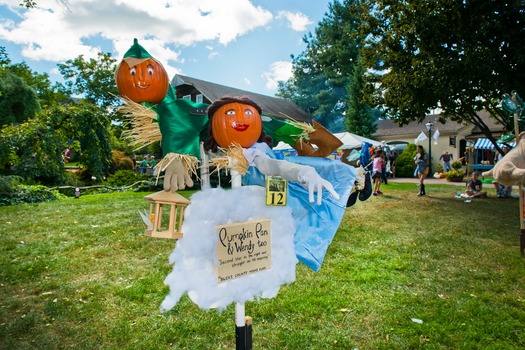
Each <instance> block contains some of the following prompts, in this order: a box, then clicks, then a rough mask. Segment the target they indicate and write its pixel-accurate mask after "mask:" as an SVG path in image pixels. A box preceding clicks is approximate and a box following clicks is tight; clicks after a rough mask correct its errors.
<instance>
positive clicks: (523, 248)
mask: <svg viewBox="0 0 525 350" xmlns="http://www.w3.org/2000/svg"><path fill="white" fill-rule="evenodd" d="M512 101H513V102H514V103H515V104H516V105H517V106H519V107H518V110H517V111H516V112H515V113H514V135H516V147H518V152H520V153H521V147H520V146H519V143H520V126H519V123H518V118H519V114H520V111H521V108H522V106H520V105H519V104H518V103H519V102H518V99H517V98H516V93H515V92H513V93H512ZM520 156H522V157H523V156H524V155H523V154H520ZM519 195H520V254H521V256H525V222H524V220H525V213H524V211H525V208H524V207H523V205H524V201H523V183H522V182H521V181H520V183H519Z"/></svg>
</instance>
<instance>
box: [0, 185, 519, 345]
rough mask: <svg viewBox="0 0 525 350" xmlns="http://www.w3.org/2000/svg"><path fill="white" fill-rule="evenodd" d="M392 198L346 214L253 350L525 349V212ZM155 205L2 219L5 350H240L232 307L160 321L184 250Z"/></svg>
mask: <svg viewBox="0 0 525 350" xmlns="http://www.w3.org/2000/svg"><path fill="white" fill-rule="evenodd" d="M382 191H383V192H384V193H385V195H383V196H379V197H371V198H370V199H369V200H368V201H366V202H359V201H358V202H357V203H356V204H355V205H354V206H353V207H351V208H348V209H347V211H346V214H345V216H344V218H343V222H342V224H341V227H340V229H339V231H338V233H337V235H336V237H335V239H334V241H333V243H332V245H331V246H330V248H329V250H328V253H327V256H326V258H325V261H324V263H323V266H322V268H321V270H320V271H319V272H317V273H315V272H313V271H311V270H310V269H308V268H306V267H305V266H304V265H302V264H298V266H297V278H296V281H295V282H294V283H291V284H289V285H286V286H283V287H282V288H281V291H280V292H279V294H278V295H277V296H276V297H275V298H274V299H271V300H267V299H265V300H259V301H254V302H249V303H246V314H247V315H249V316H251V317H252V318H253V322H254V325H253V348H254V349H291V350H292V349H419V348H422V349H523V348H524V347H525V329H524V325H525V258H522V257H521V256H520V253H519V229H520V228H519V204H518V200H517V199H500V198H496V197H495V195H494V193H493V190H491V189H489V196H490V198H487V199H478V200H473V201H472V202H471V203H465V201H464V199H456V198H455V194H456V191H457V187H455V186H451V185H427V194H428V196H426V197H417V196H416V193H417V189H416V185H415V184H409V183H394V182H390V183H389V184H388V185H383V186H382ZM181 193H182V194H183V195H185V196H186V197H189V196H190V195H191V193H190V192H181ZM146 194H148V193H135V192H124V193H112V194H100V195H90V196H82V197H81V198H79V199H73V198H71V199H66V200H61V201H55V202H50V203H44V204H38V205H19V206H11V207H0V226H1V228H2V230H1V231H2V232H1V234H0V349H233V348H235V323H234V306H233V305H231V306H230V307H228V308H227V309H226V310H224V311H222V312H217V311H215V310H212V311H203V310H200V309H199V308H198V307H196V306H195V305H194V304H193V303H192V302H191V301H190V300H189V298H188V297H187V296H184V297H183V298H182V299H181V301H180V302H179V304H177V305H176V307H175V308H174V309H172V310H171V311H169V312H167V313H160V312H159V306H160V303H161V301H162V300H163V299H164V297H165V296H166V295H167V293H168V288H167V287H166V286H165V285H164V284H163V280H164V278H165V277H166V276H167V274H168V273H169V272H170V271H171V266H170V265H169V263H168V256H169V254H170V253H171V251H172V250H173V248H174V244H175V242H174V241H171V240H161V239H152V238H148V237H144V235H143V232H144V224H143V223H142V222H141V220H140V217H139V215H138V210H142V209H144V208H146V207H147V202H146V201H145V200H144V199H143V197H144V196H145V195H146Z"/></svg>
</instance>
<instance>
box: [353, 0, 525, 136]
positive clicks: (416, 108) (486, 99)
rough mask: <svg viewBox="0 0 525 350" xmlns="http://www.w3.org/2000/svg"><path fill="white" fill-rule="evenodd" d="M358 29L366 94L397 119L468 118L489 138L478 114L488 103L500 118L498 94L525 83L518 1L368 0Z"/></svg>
mask: <svg viewBox="0 0 525 350" xmlns="http://www.w3.org/2000/svg"><path fill="white" fill-rule="evenodd" d="M363 3H364V4H365V5H366V6H367V7H368V11H364V12H363V13H362V15H363V22H362V23H363V35H366V42H365V46H364V49H365V50H364V52H365V56H366V60H367V64H366V67H367V68H371V69H372V68H373V69H374V70H370V72H373V73H374V74H370V75H369V77H370V79H369V80H368V82H369V84H368V88H369V92H370V93H373V96H374V98H375V99H374V103H375V105H378V106H382V107H384V108H385V110H386V112H387V114H388V115H389V116H391V117H392V118H393V119H394V120H395V121H396V122H397V123H398V124H399V125H405V124H407V123H409V122H411V121H422V120H423V119H424V117H425V115H426V114H427V113H429V111H430V110H432V109H435V108H438V107H439V108H441V109H442V110H443V113H442V114H441V119H442V120H444V119H450V120H453V121H456V122H460V123H463V122H466V123H472V124H473V125H476V126H477V127H479V128H480V130H481V132H482V133H483V134H485V135H486V137H488V138H489V139H491V140H493V138H492V134H491V131H490V128H489V126H488V125H486V124H485V123H484V122H483V120H482V119H480V118H479V117H478V115H477V114H478V112H479V111H481V110H483V109H486V110H488V111H489V112H490V113H491V115H492V117H493V118H494V119H495V120H496V121H497V122H498V123H500V124H502V125H506V124H507V121H508V120H507V118H506V116H505V115H504V113H503V112H502V110H501V109H500V108H499V107H498V106H497V105H498V103H499V101H500V100H501V96H502V95H503V93H506V92H510V91H513V90H518V92H519V93H520V94H522V95H523V89H524V85H523V82H524V81H525V61H524V60H523V57H525V47H524V45H523V42H525V31H524V30H523V23H524V21H525V11H523V3H522V2H519V1H514V0H511V1H483V0H477V1H447V2H446V4H445V3H443V2H438V1H397V2H396V1H390V0H366V1H363Z"/></svg>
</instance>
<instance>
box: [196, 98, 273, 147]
mask: <svg viewBox="0 0 525 350" xmlns="http://www.w3.org/2000/svg"><path fill="white" fill-rule="evenodd" d="M261 114H262V109H261V107H259V105H258V104H256V103H255V102H254V101H253V100H251V99H250V98H248V97H232V96H224V97H222V98H220V99H218V100H216V101H215V102H214V103H213V104H211V105H210V107H209V108H208V119H209V124H208V138H207V140H206V142H205V144H204V147H205V149H207V150H211V151H212V152H217V147H222V148H228V147H230V146H233V145H234V144H238V145H240V146H241V147H243V148H249V147H251V146H253V145H254V144H255V143H256V142H266V143H267V144H268V145H269V146H271V141H272V138H271V137H270V136H267V135H266V134H265V132H264V130H263V127H262V121H261Z"/></svg>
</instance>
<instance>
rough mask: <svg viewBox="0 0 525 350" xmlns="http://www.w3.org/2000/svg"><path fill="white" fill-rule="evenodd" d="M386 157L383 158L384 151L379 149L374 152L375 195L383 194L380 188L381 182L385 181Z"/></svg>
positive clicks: (373, 176) (373, 177)
mask: <svg viewBox="0 0 525 350" xmlns="http://www.w3.org/2000/svg"><path fill="white" fill-rule="evenodd" d="M384 164H385V159H384V158H383V151H382V150H380V149H378V150H377V151H376V153H375V154H374V159H373V166H372V171H373V173H372V179H374V193H373V194H374V196H377V195H380V194H383V192H381V191H380V190H379V189H380V188H381V182H382V181H383V166H384Z"/></svg>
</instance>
